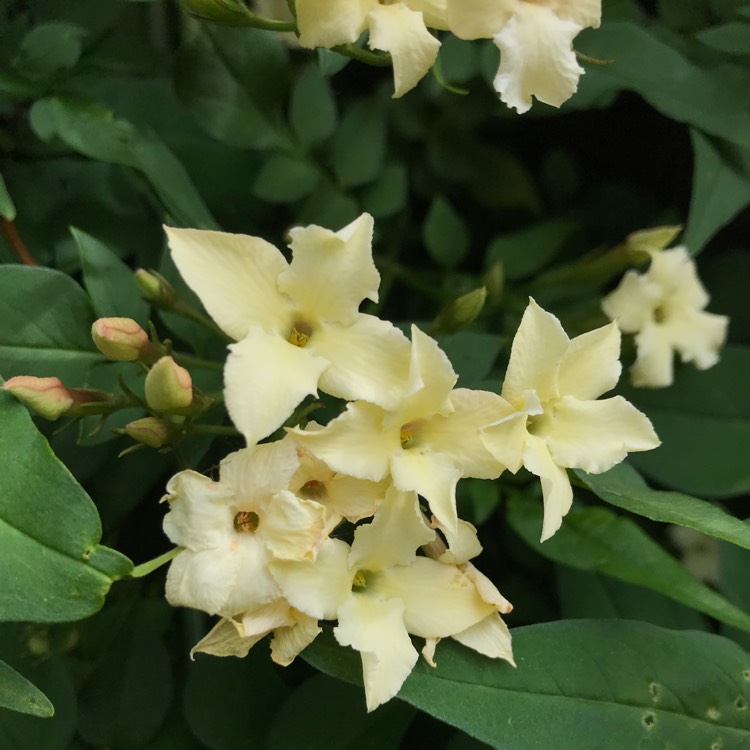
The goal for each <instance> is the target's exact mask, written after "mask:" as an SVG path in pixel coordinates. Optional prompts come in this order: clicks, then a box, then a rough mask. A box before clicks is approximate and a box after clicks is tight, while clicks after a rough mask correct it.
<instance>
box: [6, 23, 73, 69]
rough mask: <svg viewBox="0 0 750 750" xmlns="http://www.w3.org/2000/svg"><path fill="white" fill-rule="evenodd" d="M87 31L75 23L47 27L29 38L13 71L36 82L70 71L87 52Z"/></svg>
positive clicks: (21, 48)
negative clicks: (85, 42) (85, 40)
mask: <svg viewBox="0 0 750 750" xmlns="http://www.w3.org/2000/svg"><path fill="white" fill-rule="evenodd" d="M85 36H86V30H85V29H83V28H81V27H80V26H77V25H76V24H73V23H64V22H52V23H43V24H40V25H39V26H36V27H35V28H33V29H31V31H29V32H28V34H26V36H25V37H24V39H23V41H22V42H21V47H20V49H19V51H18V55H17V56H16V58H15V60H14V61H13V67H15V68H16V70H18V71H19V72H21V73H22V74H24V75H28V76H30V77H32V78H44V77H47V76H50V75H52V74H53V73H55V72H57V71H59V70H66V69H70V68H72V67H74V66H75V64H76V63H77V62H78V58H79V57H80V56H81V52H82V51H83V40H84V38H85Z"/></svg>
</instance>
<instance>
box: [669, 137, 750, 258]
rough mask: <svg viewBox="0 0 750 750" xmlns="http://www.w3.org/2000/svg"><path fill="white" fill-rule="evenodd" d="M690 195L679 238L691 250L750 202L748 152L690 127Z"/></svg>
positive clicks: (706, 240)
mask: <svg viewBox="0 0 750 750" xmlns="http://www.w3.org/2000/svg"><path fill="white" fill-rule="evenodd" d="M690 137H691V139H692V142H693V154H694V167H693V194H692V196H691V198H690V211H689V213H688V221H687V228H686V229H685V234H684V236H683V238H682V241H683V243H684V244H685V245H686V246H687V247H688V249H689V250H690V252H691V253H698V252H699V251H700V250H702V249H703V246H704V245H705V244H706V243H707V242H708V241H709V240H710V239H711V238H712V237H713V236H714V235H715V234H716V232H718V231H719V229H721V228H722V227H723V226H725V225H726V224H728V223H729V222H730V221H731V220H732V219H733V218H734V217H735V216H736V215H737V214H738V213H739V212H740V211H742V209H743V208H745V206H747V204H748V203H750V152H749V151H747V149H743V148H739V147H737V146H733V145H732V144H731V143H727V142H726V141H719V140H716V139H713V138H709V137H708V136H705V135H703V134H702V133H701V132H700V131H698V130H691V131H690Z"/></svg>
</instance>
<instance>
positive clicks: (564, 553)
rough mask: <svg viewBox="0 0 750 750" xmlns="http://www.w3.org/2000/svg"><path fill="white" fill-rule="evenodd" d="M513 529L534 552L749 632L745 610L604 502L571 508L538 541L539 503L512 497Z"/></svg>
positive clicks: (510, 515)
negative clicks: (639, 588) (553, 531)
mask: <svg viewBox="0 0 750 750" xmlns="http://www.w3.org/2000/svg"><path fill="white" fill-rule="evenodd" d="M508 521H509V522H510V524H511V526H512V527H513V530H514V531H515V532H516V533H517V534H518V535H519V536H520V537H521V538H522V539H523V540H524V541H525V542H526V543H527V544H528V545H529V546H530V547H532V549H534V550H535V551H536V552H538V553H539V554H540V555H542V556H543V557H547V558H549V559H550V560H554V561H555V562H558V563H562V564H563V565H568V566H570V567H571V568H576V569H578V570H587V571H591V572H594V573H606V574H607V575H610V576H612V577H613V578H617V579H618V580H620V581H625V582H626V583H633V584H636V585H638V586H643V587H645V588H649V589H652V590H653V591H656V592H658V593H660V594H664V595H665V596H668V597H670V598H671V599H674V600H675V601H678V602H681V603H682V604H686V605H687V606H689V607H692V608H693V609H697V610H698V611H699V612H703V613H705V614H707V615H710V616H711V617H715V618H716V619H717V620H721V621H722V622H726V623H727V624H729V625H734V626H735V627H738V628H741V629H742V630H746V631H749V632H750V614H748V613H747V612H743V611H742V610H741V609H739V608H738V607H735V606H734V605H733V604H731V603H730V602H728V601H727V600H726V599H725V598H724V597H723V596H721V595H720V594H717V593H716V592H715V591H713V590H712V589H710V588H709V587H708V586H706V584H704V583H702V582H701V581H699V580H698V579H697V578H695V577H694V576H693V575H691V574H690V573H688V571H687V570H686V569H685V568H684V567H682V565H681V564H680V563H679V562H678V561H677V560H675V559H674V558H673V557H672V556H671V555H669V554H668V553H667V552H665V551H664V549H662V547H661V546H660V545H659V544H657V543H656V542H655V541H654V540H653V539H651V537H650V536H648V535H647V534H646V533H645V532H644V531H642V530H641V529H640V527H639V526H637V525H636V524H635V523H633V521H631V520H629V519H627V518H622V517H620V516H617V515H615V514H614V513H612V512H611V511H609V510H607V509H605V508H574V509H573V510H571V511H570V513H568V515H567V516H566V517H565V518H564V519H563V525H562V527H561V528H560V530H559V531H558V532H557V533H556V534H555V535H554V536H553V537H552V538H551V539H548V540H547V541H546V542H544V543H541V542H540V541H539V533H540V530H541V528H542V510H541V506H540V504H539V503H537V502H534V501H533V500H531V499H529V498H525V497H520V496H518V497H513V498H511V500H510V501H509V504H508Z"/></svg>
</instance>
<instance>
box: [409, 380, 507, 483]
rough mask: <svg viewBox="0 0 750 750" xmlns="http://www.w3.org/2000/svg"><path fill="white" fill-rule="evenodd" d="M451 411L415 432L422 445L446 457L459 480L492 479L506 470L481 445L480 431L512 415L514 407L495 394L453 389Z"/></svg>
mask: <svg viewBox="0 0 750 750" xmlns="http://www.w3.org/2000/svg"><path fill="white" fill-rule="evenodd" d="M450 402H451V404H452V406H453V411H452V412H451V413H450V414H448V415H446V416H444V417H443V416H440V415H436V416H434V417H432V418H431V419H425V420H424V421H423V422H422V423H421V424H420V426H419V428H418V435H419V441H420V444H421V443H422V442H423V443H425V444H427V445H429V447H430V451H432V452H434V453H442V454H443V455H445V456H448V457H449V458H450V460H451V462H452V463H453V465H454V466H456V468H458V469H459V470H460V471H461V473H462V476H465V477H476V478H477V479H495V478H497V477H499V476H500V474H501V473H502V472H503V470H504V469H505V467H504V466H503V465H501V464H500V462H499V461H498V460H497V459H496V458H494V457H493V455H492V454H491V453H490V452H489V451H488V450H487V448H486V447H485V446H484V443H483V442H482V438H481V434H480V431H481V429H482V428H483V427H486V426H487V425H489V424H492V423H494V422H498V421H500V420H501V419H504V418H505V417H507V416H509V415H510V414H513V413H515V410H514V409H513V407H512V406H511V405H510V404H509V403H508V402H507V401H506V400H505V399H504V398H501V397H500V396H498V395H497V394H496V393H490V392H489V391H475V390H470V389H468V388H456V389H455V390H454V391H452V392H451V395H450Z"/></svg>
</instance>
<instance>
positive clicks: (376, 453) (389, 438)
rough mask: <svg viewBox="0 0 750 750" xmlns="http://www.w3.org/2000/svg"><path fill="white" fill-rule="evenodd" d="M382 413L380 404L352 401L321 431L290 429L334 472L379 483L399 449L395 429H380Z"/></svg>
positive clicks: (295, 437)
mask: <svg viewBox="0 0 750 750" xmlns="http://www.w3.org/2000/svg"><path fill="white" fill-rule="evenodd" d="M384 414H385V412H384V411H383V410H382V409H381V408H380V407H379V406H373V405H372V404H368V403H366V402H364V401H353V402H351V403H349V404H348V405H347V407H346V411H345V412H344V413H343V414H341V416H339V417H336V419H334V420H332V421H331V422H329V423H328V425H326V427H325V428H324V429H322V430H315V431H307V430H300V429H291V430H289V432H291V433H292V434H293V435H294V439H295V440H296V441H297V442H298V443H300V444H301V445H302V446H303V447H304V448H306V449H307V450H309V451H310V453H312V454H313V455H314V456H317V457H318V458H320V459H322V460H323V461H325V462H326V463H327V464H328V466H330V468H331V469H333V470H334V471H339V472H341V473H342V474H348V475H349V476H353V477H358V478H359V479H370V480H371V481H373V482H379V481H380V480H381V479H384V478H385V477H386V475H387V474H388V464H389V461H390V457H391V455H393V453H395V452H396V451H398V450H401V446H400V443H399V432H398V428H393V429H391V430H384V429H383V416H384ZM408 489H411V488H408Z"/></svg>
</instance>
